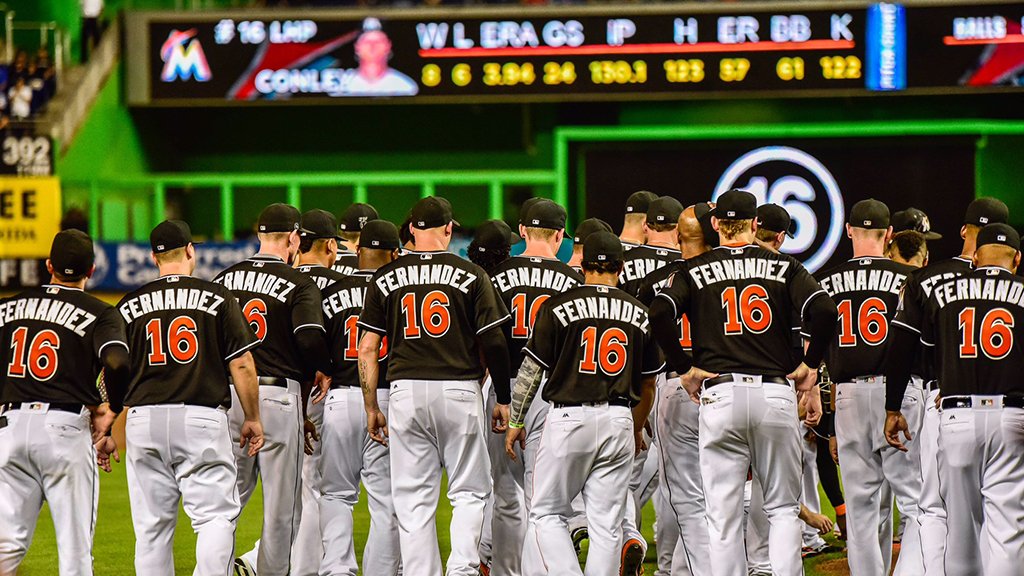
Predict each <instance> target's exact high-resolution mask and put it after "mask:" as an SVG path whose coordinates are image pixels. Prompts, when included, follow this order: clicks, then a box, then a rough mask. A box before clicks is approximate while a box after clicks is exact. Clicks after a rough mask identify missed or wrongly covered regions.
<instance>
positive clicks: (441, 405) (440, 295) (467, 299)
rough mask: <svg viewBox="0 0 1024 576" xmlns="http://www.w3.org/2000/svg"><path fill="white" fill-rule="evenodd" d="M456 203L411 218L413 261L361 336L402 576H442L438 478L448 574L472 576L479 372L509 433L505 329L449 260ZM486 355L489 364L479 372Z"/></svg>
mask: <svg viewBox="0 0 1024 576" xmlns="http://www.w3.org/2000/svg"><path fill="white" fill-rule="evenodd" d="M454 226H455V222H454V220H453V219H452V212H451V205H450V204H449V203H448V202H447V201H442V200H440V199H438V198H435V197H427V198H424V199H422V200H420V201H419V202H417V203H416V205H415V206H414V207H413V209H412V224H411V225H410V231H411V233H412V235H413V237H414V238H415V243H416V251H415V252H410V253H409V254H408V255H406V256H403V257H401V258H399V259H398V260H396V261H394V262H392V263H391V264H388V265H385V266H382V267H381V268H380V269H379V270H377V272H376V273H375V274H374V276H373V279H372V281H371V286H370V288H369V289H368V290H367V293H366V300H365V302H364V303H363V311H362V313H361V314H360V316H359V322H358V326H359V327H360V328H362V329H363V330H364V332H363V334H362V336H361V337H360V340H359V374H360V382H361V383H362V387H363V397H364V399H363V401H364V404H365V407H366V414H367V428H368V430H369V433H370V436H371V438H373V439H374V440H376V441H377V442H388V443H389V445H390V455H391V470H392V478H391V492H392V496H393V498H394V506H395V513H396V514H397V516H398V522H399V530H400V536H401V549H402V566H403V572H404V574H406V575H407V576H415V575H420V574H423V575H430V576H435V575H437V574H440V573H441V572H442V570H441V558H440V552H439V550H438V542H437V531H436V526H435V521H434V515H435V511H436V508H437V493H438V490H439V489H440V482H441V469H442V467H443V468H444V469H445V470H447V472H448V498H449V500H450V501H451V502H452V524H451V546H452V552H451V556H449V558H448V563H447V565H448V569H447V573H448V574H450V575H465V576H470V575H475V574H477V573H478V571H479V565H480V558H479V544H480V532H481V529H482V527H483V519H484V503H485V502H486V500H487V498H488V497H489V496H490V493H491V475H490V464H489V462H488V458H487V436H486V435H487V434H488V432H487V430H486V422H485V416H484V413H483V397H482V395H481V391H480V381H481V380H482V379H483V377H484V363H486V368H487V370H488V371H489V372H490V375H491V379H492V380H493V382H494V386H495V394H496V395H497V402H498V405H497V406H496V407H495V412H494V415H493V417H492V424H493V429H495V430H496V431H497V430H500V431H504V428H505V426H506V422H507V421H508V403H509V401H510V394H511V393H510V391H509V386H508V382H509V375H508V374H509V371H508V348H507V344H506V343H505V337H504V335H503V334H502V331H501V325H502V324H503V323H504V322H507V321H508V320H509V314H508V310H506V309H505V306H504V305H503V304H502V303H501V300H500V299H499V298H498V296H497V292H496V291H495V290H494V287H493V286H492V285H491V282H490V278H488V276H487V274H486V273H485V272H484V271H483V270H482V269H481V268H480V267H479V266H476V265H475V264H472V263H471V262H468V261H466V260H464V259H462V258H460V257H458V256H456V255H455V254H452V253H450V252H448V251H447V248H448V244H449V242H450V241H451V236H452V230H453V228H454ZM385 335H386V336H387V339H388V349H389V350H388V367H387V370H388V379H389V380H390V382H391V393H390V396H389V399H388V403H389V404H388V415H387V417H385V416H384V413H383V412H382V411H381V407H380V403H379V402H378V400H377V387H378V382H379V371H378V368H377V361H378V354H379V349H380V345H381V340H382V338H383V337H384V336H385ZM481 355H482V357H483V359H484V362H483V363H482V362H481Z"/></svg>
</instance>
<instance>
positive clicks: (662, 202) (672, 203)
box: [647, 196, 683, 224]
mask: <svg viewBox="0 0 1024 576" xmlns="http://www.w3.org/2000/svg"><path fill="white" fill-rule="evenodd" d="M682 213H683V205H682V204H680V203H679V200H676V199H675V198H673V197H671V196H661V197H659V198H655V199H654V200H652V201H651V203H650V204H648V205H647V223H648V224H675V223H676V222H678V221H679V215H680V214H682Z"/></svg>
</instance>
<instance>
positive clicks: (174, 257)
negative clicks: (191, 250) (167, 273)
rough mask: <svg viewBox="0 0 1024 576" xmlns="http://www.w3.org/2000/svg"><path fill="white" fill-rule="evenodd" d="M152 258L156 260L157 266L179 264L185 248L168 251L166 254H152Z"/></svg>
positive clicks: (183, 256)
mask: <svg viewBox="0 0 1024 576" xmlns="http://www.w3.org/2000/svg"><path fill="white" fill-rule="evenodd" d="M153 257H154V258H156V264H157V266H160V265H163V264H172V263H174V262H180V261H182V260H184V259H185V247H184V246H182V247H181V248H175V249H174V250H168V251H167V252H160V253H154V254H153Z"/></svg>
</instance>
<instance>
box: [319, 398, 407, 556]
mask: <svg viewBox="0 0 1024 576" xmlns="http://www.w3.org/2000/svg"><path fill="white" fill-rule="evenodd" d="M389 394H390V392H389V391H388V390H386V389H385V390H378V391H377V402H378V403H379V404H380V408H381V411H382V412H386V411H387V409H388V396H389ZM320 443H321V446H322V447H323V452H322V454H321V457H320V461H319V463H318V466H319V474H320V478H321V479H320V491H321V496H320V511H321V514H320V533H321V534H322V535H323V542H322V549H323V550H324V557H323V562H322V563H321V565H320V572H319V573H320V575H321V576H356V574H357V573H358V572H359V566H358V565H357V563H356V552H355V537H354V521H353V516H352V510H353V508H354V507H355V505H356V502H357V501H358V500H359V485H360V481H362V484H363V486H364V487H365V488H366V498H367V505H368V507H369V510H370V531H369V534H368V535H367V538H366V548H365V549H364V550H363V571H362V573H363V574H364V575H365V576H395V575H396V574H397V573H398V566H399V561H400V552H399V544H398V541H399V537H398V520H397V518H395V509H394V506H393V505H392V500H391V461H390V456H389V454H388V449H387V447H386V446H382V445H380V444H378V443H376V442H374V441H373V440H371V439H370V436H369V434H368V433H367V431H366V410H365V409H364V408H363V393H362V390H361V389H360V388H359V387H357V386H352V387H344V388H336V389H334V390H331V391H330V393H329V394H328V395H327V400H326V402H325V403H324V412H323V432H322V434H321V437H320Z"/></svg>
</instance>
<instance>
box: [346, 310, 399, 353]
mask: <svg viewBox="0 0 1024 576" xmlns="http://www.w3.org/2000/svg"><path fill="white" fill-rule="evenodd" d="M358 322H359V316H356V315H355V314H353V315H352V316H349V317H348V318H346V319H345V360H350V361H352V362H355V361H356V360H359V336H360V332H359V327H358V326H356V324H357V323H358ZM387 355H388V338H387V336H385V337H384V338H382V339H381V341H380V353H379V354H378V355H377V357H378V359H380V360H383V359H384V358H386V357H387Z"/></svg>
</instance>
